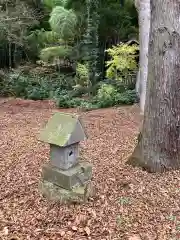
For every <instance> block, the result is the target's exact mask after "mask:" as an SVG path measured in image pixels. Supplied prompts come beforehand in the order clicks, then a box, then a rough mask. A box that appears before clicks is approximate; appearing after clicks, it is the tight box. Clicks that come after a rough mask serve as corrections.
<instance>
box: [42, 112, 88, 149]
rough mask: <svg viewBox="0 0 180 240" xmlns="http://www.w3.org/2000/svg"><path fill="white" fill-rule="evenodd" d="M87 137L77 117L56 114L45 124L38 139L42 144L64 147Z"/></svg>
mask: <svg viewBox="0 0 180 240" xmlns="http://www.w3.org/2000/svg"><path fill="white" fill-rule="evenodd" d="M86 138H87V135H86V134H85V132H84V129H83V126H82V124H81V122H80V119H78V117H76V116H74V115H72V114H67V113H61V112H57V113H55V114H54V115H53V116H52V117H51V118H50V119H49V121H48V123H47V124H46V126H45V128H44V129H42V131H41V132H40V136H39V139H40V140H41V141H43V142H47V143H50V144H54V145H57V146H60V147H65V146H68V145H71V144H74V143H77V142H80V141H82V140H85V139H86Z"/></svg>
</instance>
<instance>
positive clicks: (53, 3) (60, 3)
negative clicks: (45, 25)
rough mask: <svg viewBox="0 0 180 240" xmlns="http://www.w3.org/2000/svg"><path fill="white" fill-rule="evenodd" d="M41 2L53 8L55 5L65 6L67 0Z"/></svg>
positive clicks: (44, 0)
mask: <svg viewBox="0 0 180 240" xmlns="http://www.w3.org/2000/svg"><path fill="white" fill-rule="evenodd" d="M43 3H44V5H45V6H46V7H48V8H51V9H52V8H54V7H56V6H63V7H64V6H65V5H66V4H67V0H43Z"/></svg>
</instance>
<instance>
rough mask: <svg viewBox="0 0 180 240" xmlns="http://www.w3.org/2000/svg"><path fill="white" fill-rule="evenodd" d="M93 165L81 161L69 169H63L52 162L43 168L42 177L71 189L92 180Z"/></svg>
mask: <svg viewBox="0 0 180 240" xmlns="http://www.w3.org/2000/svg"><path fill="white" fill-rule="evenodd" d="M91 177H92V166H91V164H89V163H79V164H77V165H76V166H74V167H72V168H69V169H68V170H61V169H59V168H57V167H54V166H52V165H50V164H46V165H45V166H43V169H42V179H43V180H45V181H47V182H51V183H53V184H55V185H57V186H59V187H62V188H64V189H67V190H71V189H73V188H76V187H80V186H82V185H84V184H85V183H86V182H88V181H89V180H91Z"/></svg>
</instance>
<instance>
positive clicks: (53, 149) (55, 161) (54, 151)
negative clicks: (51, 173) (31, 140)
mask: <svg viewBox="0 0 180 240" xmlns="http://www.w3.org/2000/svg"><path fill="white" fill-rule="evenodd" d="M78 145H79V144H78V143H75V144H72V145H70V146H67V147H59V146H57V145H53V144H50V161H51V164H52V165H53V166H55V167H57V168H61V169H63V170H67V169H68V168H71V167H73V166H74V165H76V164H77V163H78V156H79V149H78Z"/></svg>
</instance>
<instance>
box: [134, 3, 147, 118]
mask: <svg viewBox="0 0 180 240" xmlns="http://www.w3.org/2000/svg"><path fill="white" fill-rule="evenodd" d="M135 7H136V9H137V11H138V16H139V46H140V56H139V72H138V75H137V82H136V92H137V93H138V95H139V98H140V110H141V114H142V115H143V114H144V106H145V100H146V85H147V75H148V45H149V30H150V0H135Z"/></svg>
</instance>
